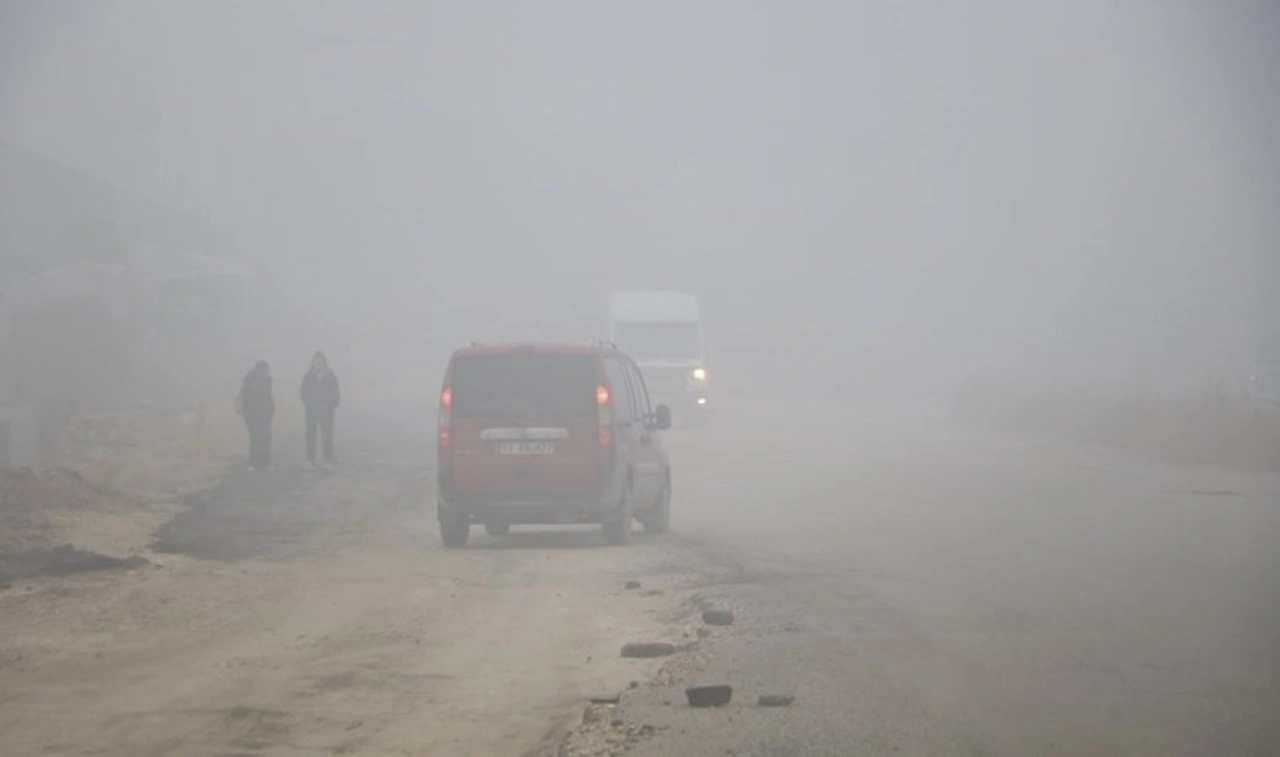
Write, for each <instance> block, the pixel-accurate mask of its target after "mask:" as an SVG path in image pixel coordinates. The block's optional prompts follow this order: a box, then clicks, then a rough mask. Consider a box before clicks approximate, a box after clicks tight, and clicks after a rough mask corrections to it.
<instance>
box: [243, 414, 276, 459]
mask: <svg viewBox="0 0 1280 757" xmlns="http://www.w3.org/2000/svg"><path fill="white" fill-rule="evenodd" d="M244 427H245V429H246V430H248V432H249V465H252V466H253V467H255V468H265V467H267V466H268V465H270V464H271V419H270V418H254V417H250V416H247V415H246V416H245V418H244Z"/></svg>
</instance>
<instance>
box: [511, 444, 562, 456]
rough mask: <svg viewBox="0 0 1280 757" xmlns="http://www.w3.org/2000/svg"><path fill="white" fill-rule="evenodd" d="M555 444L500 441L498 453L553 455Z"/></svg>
mask: <svg viewBox="0 0 1280 757" xmlns="http://www.w3.org/2000/svg"><path fill="white" fill-rule="evenodd" d="M555 452H556V445H555V444H553V443H551V442H502V443H501V444H499V445H498V454H499V455H554V454H555Z"/></svg>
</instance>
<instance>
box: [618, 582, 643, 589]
mask: <svg viewBox="0 0 1280 757" xmlns="http://www.w3.org/2000/svg"><path fill="white" fill-rule="evenodd" d="M622 588H624V589H626V590H627V591H635V590H636V589H639V588H640V582H639V581H627V582H626V583H625V584H623V585H622Z"/></svg>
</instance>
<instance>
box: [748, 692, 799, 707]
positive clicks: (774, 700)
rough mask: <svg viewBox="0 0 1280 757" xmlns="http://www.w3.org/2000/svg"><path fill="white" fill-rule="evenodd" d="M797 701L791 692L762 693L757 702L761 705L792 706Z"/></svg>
mask: <svg viewBox="0 0 1280 757" xmlns="http://www.w3.org/2000/svg"><path fill="white" fill-rule="evenodd" d="M795 701H796V698H795V697H793V696H791V695H790V694H761V695H760V698H759V699H757V700H756V703H757V704H759V705H760V706H761V707H790V706H791V705H792V704H795Z"/></svg>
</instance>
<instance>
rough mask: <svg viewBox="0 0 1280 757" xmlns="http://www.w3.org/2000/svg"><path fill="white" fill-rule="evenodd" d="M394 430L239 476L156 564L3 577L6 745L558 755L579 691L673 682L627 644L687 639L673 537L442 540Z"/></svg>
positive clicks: (692, 572) (0, 620) (685, 587)
mask: <svg viewBox="0 0 1280 757" xmlns="http://www.w3.org/2000/svg"><path fill="white" fill-rule="evenodd" d="M359 443H360V442H359V440H358V439H353V440H352V445H356V444H359ZM391 447H392V448H394V450H392V449H388V448H381V447H366V448H364V451H363V452H360V451H357V450H356V449H351V450H350V451H351V452H352V455H351V456H349V457H348V459H347V461H346V462H344V466H343V469H342V471H341V472H339V473H336V474H329V475H325V476H314V475H305V476H304V475H303V474H301V473H300V472H292V471H291V470H290V469H289V467H288V463H287V461H285V462H282V465H281V470H280V471H277V472H276V473H272V474H268V475H267V476H265V477H260V478H248V477H246V476H248V474H236V476H235V477H233V478H232V479H229V480H228V481H227V482H225V483H224V484H223V485H221V486H219V487H217V488H216V489H215V490H214V491H213V492H212V493H211V494H209V495H208V496H206V497H204V498H198V499H196V500H193V501H192V502H191V508H190V509H189V510H187V511H185V512H184V513H183V514H181V515H179V516H178V517H177V518H175V519H173V520H172V521H170V522H169V523H168V524H167V525H166V526H164V527H162V528H160V529H159V531H158V538H157V540H156V542H155V543H156V545H157V546H158V547H160V549H159V550H158V551H147V552H145V556H146V558H147V559H148V560H149V561H150V563H151V565H150V566H149V567H147V568H145V569H141V570H137V571H131V572H128V573H113V574H105V573H102V574H85V575H78V576H72V577H66V578H60V579H48V578H44V579H34V580H28V581H23V582H21V583H19V584H15V586H14V587H13V588H12V589H11V590H9V591H7V592H4V593H2V594H0V676H3V678H4V680H5V686H4V688H3V691H0V752H3V753H6V754H34V753H40V754H50V755H88V754H93V755H186V754H254V755H294V754H312V753H323V754H373V755H377V754H464V753H470V754H493V755H503V754H509V755H524V754H528V753H530V750H533V752H534V753H551V754H553V753H555V752H556V751H558V749H559V740H560V737H561V735H562V734H563V733H564V730H565V728H566V726H567V725H568V724H571V723H573V722H576V721H577V720H578V719H579V718H580V717H581V712H582V709H583V706H584V703H585V701H586V699H587V697H588V695H590V694H592V693H595V692H600V691H622V690H625V689H627V688H628V687H629V686H630V684H631V682H632V681H637V682H647V681H650V680H652V679H653V678H654V676H656V675H658V671H659V670H660V668H661V667H662V665H663V661H662V660H645V659H626V658H622V657H621V656H620V654H619V651H620V647H621V645H623V644H625V643H629V642H644V641H655V640H656V641H670V642H673V643H683V642H687V641H688V640H689V639H687V638H682V634H686V633H689V631H688V629H687V628H684V626H683V624H684V623H686V622H687V618H688V614H689V613H690V612H691V611H692V606H691V605H690V604H689V602H688V599H689V596H690V594H691V592H693V591H695V590H696V584H697V581H698V579H697V576H698V574H699V573H698V571H699V570H700V568H699V566H698V565H695V564H693V563H692V562H691V560H692V558H690V557H689V556H688V553H687V552H686V551H685V550H684V549H682V548H680V547H679V546H678V545H675V544H672V543H669V542H665V541H659V540H647V539H640V540H639V541H638V543H637V544H635V545H633V546H632V547H631V548H626V549H617V548H608V547H605V546H603V545H602V543H601V541H600V539H599V536H598V534H597V533H596V532H595V531H594V530H583V531H563V530H560V531H537V530H535V531H529V532H519V531H517V532H516V533H515V534H513V535H512V536H511V537H510V538H507V539H489V538H487V537H484V536H483V535H480V536H478V537H477V538H476V539H475V546H474V547H473V548H472V549H468V550H466V551H460V552H452V551H445V550H443V549H442V548H441V547H440V545H439V540H438V537H437V535H436V533H435V524H434V520H433V518H432V512H431V510H430V507H429V501H430V500H429V497H428V494H429V491H428V488H427V487H428V486H429V482H430V478H429V476H428V475H425V474H424V472H423V469H422V466H421V465H420V464H418V463H417V462H416V461H415V458H418V455H417V450H416V448H414V447H413V446H412V445H411V444H410V445H391ZM392 451H396V452H398V454H392ZM633 579H637V580H639V581H641V582H642V588H641V589H640V590H627V589H626V588H624V584H625V583H626V581H628V580H633ZM601 753H605V752H601Z"/></svg>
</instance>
